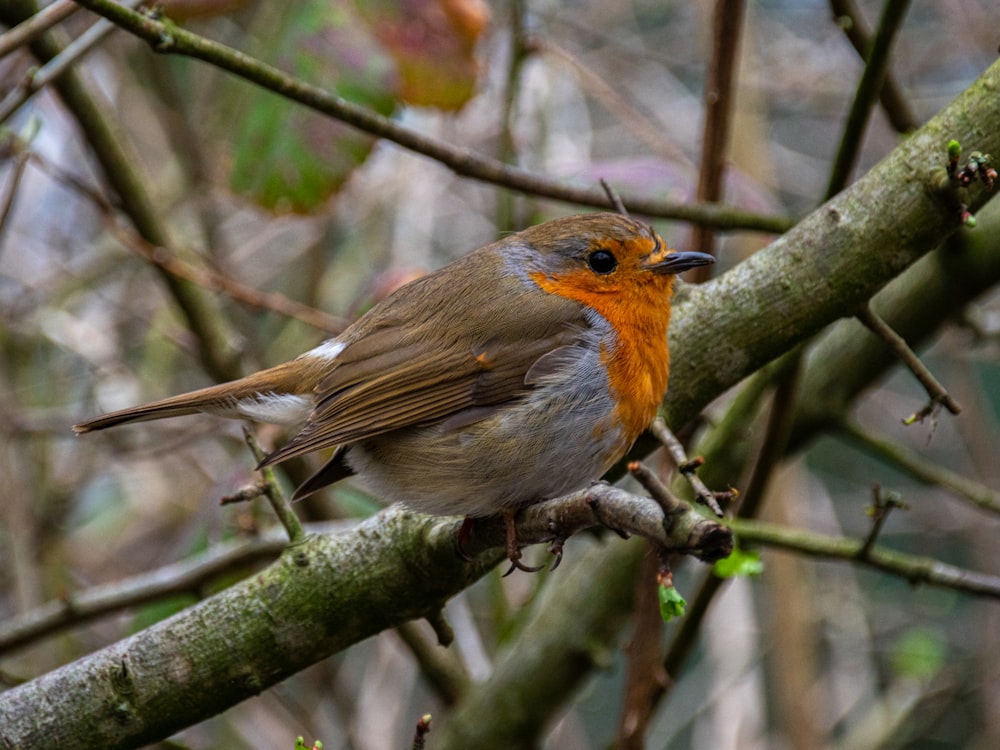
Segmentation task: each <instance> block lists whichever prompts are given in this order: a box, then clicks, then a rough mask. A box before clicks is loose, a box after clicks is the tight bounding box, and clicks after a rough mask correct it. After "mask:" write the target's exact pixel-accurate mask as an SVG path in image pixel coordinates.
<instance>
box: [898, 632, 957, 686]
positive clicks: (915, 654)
mask: <svg viewBox="0 0 1000 750" xmlns="http://www.w3.org/2000/svg"><path fill="white" fill-rule="evenodd" d="M947 657H948V645H947V642H946V639H945V637H944V635H943V634H942V633H941V631H939V630H935V629H932V628H925V627H915V628H911V629H909V630H907V631H906V632H905V633H903V635H902V636H901V637H900V638H899V640H898V641H896V643H895V644H894V646H893V649H892V668H893V670H894V671H895V672H896V674H898V675H900V676H901V677H907V678H909V679H911V680H917V681H919V682H927V681H928V680H930V679H931V678H932V677H934V675H936V674H937V673H938V672H939V671H940V670H941V667H943V666H944V663H945V659H947Z"/></svg>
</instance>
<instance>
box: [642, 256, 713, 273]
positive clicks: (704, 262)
mask: <svg viewBox="0 0 1000 750" xmlns="http://www.w3.org/2000/svg"><path fill="white" fill-rule="evenodd" d="M712 263H715V258H714V257H713V256H711V255H709V254H708V253H696V252H683V253H678V252H673V253H668V254H667V255H663V256H659V257H657V256H655V255H650V256H649V257H647V258H646V259H645V260H644V261H643V263H642V267H643V269H645V270H646V271H652V272H653V273H683V272H684V271H686V270H688V269H689V268H694V267H695V266H708V265H711V264H712Z"/></svg>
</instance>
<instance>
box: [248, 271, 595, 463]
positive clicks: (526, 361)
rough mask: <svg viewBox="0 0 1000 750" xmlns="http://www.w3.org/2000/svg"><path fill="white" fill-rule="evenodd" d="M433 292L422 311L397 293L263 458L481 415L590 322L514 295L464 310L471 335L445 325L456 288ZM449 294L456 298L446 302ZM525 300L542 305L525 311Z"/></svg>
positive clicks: (516, 391) (578, 313)
mask: <svg viewBox="0 0 1000 750" xmlns="http://www.w3.org/2000/svg"><path fill="white" fill-rule="evenodd" d="M432 280H433V279H432ZM404 291H405V289H404ZM418 291H419V289H418ZM427 291H429V292H430V295H429V296H430V297H431V299H433V300H434V303H435V304H434V305H433V307H431V308H429V309H419V310H416V309H412V307H413V306H412V305H411V304H410V300H409V299H402V300H401V299H398V298H397V299H396V300H395V302H394V304H393V308H392V309H393V312H394V313H395V314H394V315H393V319H392V320H387V319H386V317H385V316H380V318H379V323H378V325H377V327H375V326H368V328H369V330H364V328H363V327H362V328H361V330H359V331H358V335H357V336H356V338H355V340H354V341H353V343H349V344H348V345H347V346H346V347H345V349H344V350H343V352H341V353H340V354H339V355H338V357H337V366H336V367H335V368H333V370H332V371H331V372H330V374H329V375H328V376H327V377H326V378H324V379H323V380H322V381H321V382H320V384H319V385H318V386H317V388H316V395H317V403H316V407H315V408H314V410H313V412H312V414H311V415H310V417H309V419H308V421H307V422H306V424H305V426H304V427H303V428H302V430H301V431H300V432H299V433H298V434H297V435H296V436H295V437H294V438H292V440H291V441H289V442H288V443H287V444H286V445H284V446H283V447H282V448H280V449H279V450H277V451H275V452H274V453H272V454H271V455H270V456H268V457H267V459H265V461H264V465H270V464H274V463H278V462H279V461H283V460H285V459H287V458H291V457H292V456H298V455H301V454H303V453H309V452H312V451H315V450H319V449H321V448H328V447H332V446H336V445H342V444H345V443H352V442H356V441H358V440H364V439H365V438H370V437H374V436H375V435H380V434H383V433H386V432H390V431H392V430H397V429H401V428H404V427H410V426H414V425H424V424H432V423H435V422H443V421H445V420H448V424H449V426H455V427H457V426H460V425H462V424H468V423H469V422H471V421H476V420H477V419H482V418H483V417H485V416H487V415H488V414H490V413H492V412H493V410H494V409H496V408H498V407H499V406H500V405H502V404H504V403H507V402H510V401H513V400H516V399H519V398H521V397H523V396H524V395H525V394H527V393H528V392H529V391H530V390H531V389H532V388H533V387H535V385H536V382H535V380H534V379H532V378H528V377H527V376H528V373H529V371H531V370H532V367H533V366H534V365H535V364H536V363H537V362H539V361H540V360H541V361H542V362H544V361H545V357H546V355H547V354H550V353H551V352H555V351H557V350H559V349H561V348H564V347H567V346H571V345H572V344H573V343H574V342H575V341H577V340H578V338H579V335H580V332H581V331H582V330H583V329H585V328H586V327H587V322H586V319H585V316H584V314H583V311H582V308H581V307H580V305H578V304H577V303H575V302H572V301H570V300H565V299H562V298H560V297H554V296H548V295H546V296H545V297H544V299H543V300H542V301H541V302H539V301H538V300H537V299H533V300H532V304H531V306H530V307H527V308H526V307H525V306H524V305H523V304H518V303H519V302H521V300H516V299H515V300H509V299H508V300H507V302H506V303H503V302H501V301H499V300H491V301H489V302H488V303H486V304H484V305H482V306H480V307H479V309H477V310H475V311H468V310H465V311H463V314H464V315H465V317H464V318H463V319H462V323H463V326H462V330H463V331H464V332H465V334H466V335H465V336H464V337H458V336H455V335H453V334H452V333H449V329H448V327H447V326H449V325H451V326H453V325H454V321H455V320H456V319H457V318H456V314H457V310H456V308H455V307H453V306H454V301H455V300H456V299H458V298H460V297H456V296H454V294H453V295H451V296H442V295H439V294H434V292H435V291H439V290H434V289H431V290H427ZM458 291H459V293H460V291H461V290H458ZM453 292H454V290H453ZM422 296H423V298H425V299H426V298H427V296H428V295H422ZM497 296H498V297H499V296H502V295H497ZM415 299H420V295H415ZM443 299H446V300H451V302H450V303H445V304H442V302H441V300H443ZM526 309H530V310H534V311H536V314H535V315H533V316H526V315H525V310H526ZM372 312H374V310H373V311H372ZM366 317H368V318H370V317H371V316H370V315H369V316H366ZM364 322H365V319H362V321H359V323H364ZM452 330H453V329H452ZM420 331H433V332H434V335H433V336H420V333H419V332H420ZM470 331H471V332H474V335H475V337H474V338H473V339H472V343H470V342H469V338H468V335H467V334H468V332H470ZM461 338H464V343H461ZM430 342H434V344H435V345H434V346H431V345H430ZM536 371H537V369H536Z"/></svg>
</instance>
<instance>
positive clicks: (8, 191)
mask: <svg viewBox="0 0 1000 750" xmlns="http://www.w3.org/2000/svg"><path fill="white" fill-rule="evenodd" d="M33 119H34V118H33ZM5 140H6V142H5V143H4V144H3V147H4V150H6V149H7V148H8V147H10V144H11V143H12V141H14V140H19V139H15V138H13V137H8V138H7V139H5ZM15 152H16V153H15V156H14V164H13V166H12V167H11V170H10V179H9V180H8V181H7V184H6V187H5V189H4V193H3V196H2V197H0V251H2V250H3V234H4V230H5V229H6V228H7V220H8V219H9V218H10V212H11V209H13V208H14V198H15V196H16V195H17V190H18V188H19V187H20V185H21V178H22V177H23V176H24V168H25V167H26V166H27V165H28V160H29V156H30V152H29V151H28V150H27V149H23V150H17V149H15Z"/></svg>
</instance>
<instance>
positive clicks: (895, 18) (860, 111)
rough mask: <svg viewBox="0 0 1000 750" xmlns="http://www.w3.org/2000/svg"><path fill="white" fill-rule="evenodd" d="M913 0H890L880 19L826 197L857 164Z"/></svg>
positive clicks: (828, 197) (847, 176)
mask: <svg viewBox="0 0 1000 750" xmlns="http://www.w3.org/2000/svg"><path fill="white" fill-rule="evenodd" d="M909 4H910V0H886V3H885V7H883V8H882V18H881V19H880V20H879V25H878V31H877V32H875V38H874V39H873V40H872V44H871V49H870V50H869V52H868V55H867V56H866V57H865V69H864V72H863V73H862V74H861V81H860V82H859V83H858V90H857V92H856V93H855V95H854V102H853V103H852V104H851V111H850V113H849V114H848V116H847V122H846V123H845V124H844V134H843V136H842V137H841V139H840V146H839V148H838V149H837V156H836V158H835V159H834V162H833V169H832V170H831V172H830V182H829V183H828V184H827V188H826V198H827V199H830V198H832V197H833V196H835V195H836V194H837V193H839V192H840V191H841V190H843V189H844V187H845V186H846V185H847V181H848V180H849V179H850V176H851V172H852V171H853V170H854V164H855V162H856V161H857V159H858V152H859V151H860V150H861V141H862V139H863V138H864V134H865V126H866V125H867V124H868V118H869V117H870V116H871V112H872V109H873V108H874V106H875V101H876V100H877V99H878V94H879V91H881V89H882V82H883V81H884V80H885V76H886V72H887V71H888V70H889V52H890V50H891V49H892V42H893V39H894V38H895V36H896V32H897V31H899V27H900V26H902V24H903V16H904V15H906V9H907V7H908V6H909Z"/></svg>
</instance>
